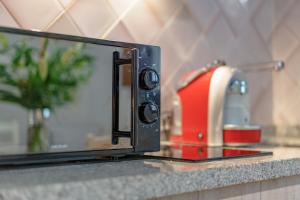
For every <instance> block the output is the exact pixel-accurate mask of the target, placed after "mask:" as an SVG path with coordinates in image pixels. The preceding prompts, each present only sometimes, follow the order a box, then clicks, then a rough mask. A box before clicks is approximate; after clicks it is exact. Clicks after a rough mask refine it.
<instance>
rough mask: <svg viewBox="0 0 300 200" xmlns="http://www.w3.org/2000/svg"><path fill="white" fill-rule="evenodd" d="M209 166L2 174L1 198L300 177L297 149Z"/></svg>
mask: <svg viewBox="0 0 300 200" xmlns="http://www.w3.org/2000/svg"><path fill="white" fill-rule="evenodd" d="M264 150H268V151H273V153H274V155H273V156H267V157H255V158H242V159H233V160H224V161H214V162H208V163H183V162H174V161H162V160H133V161H122V162H106V163H92V164H81V165H64V166H51V167H36V168H27V169H9V170H7V169H6V170H1V171H0V199H1V200H4V199H16V200H17V199H18V200H23V199H24V200H25V199H26V200H27V199H28V200H40V199H43V200H50V199H51V200H52V199H53V200H54V199H55V200H56V199H70V200H71V199H72V200H76V199H80V200H82V199H148V198H155V197H162V196H167V195H176V194H180V193H185V192H193V191H199V190H205V189H213V188H218V187H224V186H229V185H234V184H240V183H248V182H254V181H262V180H268V179H273V178H279V177H284V176H292V175H297V174H300V148H299V149H298V148H284V147H282V148H278V147H276V148H268V149H264Z"/></svg>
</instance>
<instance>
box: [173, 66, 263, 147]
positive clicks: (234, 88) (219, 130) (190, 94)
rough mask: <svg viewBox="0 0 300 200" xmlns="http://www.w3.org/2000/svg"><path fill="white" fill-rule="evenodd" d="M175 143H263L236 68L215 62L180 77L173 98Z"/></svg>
mask: <svg viewBox="0 0 300 200" xmlns="http://www.w3.org/2000/svg"><path fill="white" fill-rule="evenodd" d="M174 107H175V108H174V109H175V110H174V113H175V119H174V128H173V131H172V134H173V135H171V137H170V140H171V142H175V143H185V144H199V145H205V146H206V145H208V146H223V145H224V144H226V145H246V144H255V143H259V142H260V137H261V129H260V127H259V126H257V125H251V123H250V108H249V94H248V84H247V80H246V77H245V75H244V74H243V72H242V71H240V70H238V69H237V68H233V67H229V66H225V65H215V66H210V67H205V68H201V69H199V70H195V71H192V72H190V73H188V74H187V75H185V76H184V77H183V78H182V80H180V86H179V88H178V90H177V97H176V99H175V100H174Z"/></svg>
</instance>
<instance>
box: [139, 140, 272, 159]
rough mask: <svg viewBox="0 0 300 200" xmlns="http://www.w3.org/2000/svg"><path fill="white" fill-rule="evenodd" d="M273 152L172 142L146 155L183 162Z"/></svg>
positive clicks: (267, 154) (256, 155)
mask: <svg viewBox="0 0 300 200" xmlns="http://www.w3.org/2000/svg"><path fill="white" fill-rule="evenodd" d="M271 155H273V153H272V152H266V151H259V150H249V149H239V148H228V147H208V146H199V145H185V144H172V145H162V146H161V150H160V151H159V152H152V153H146V154H145V155H144V156H145V157H147V158H153V159H162V160H173V161H183V162H208V161H219V160H225V159H233V158H249V157H258V156H271Z"/></svg>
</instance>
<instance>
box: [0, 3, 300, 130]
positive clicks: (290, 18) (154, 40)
mask: <svg viewBox="0 0 300 200" xmlns="http://www.w3.org/2000/svg"><path fill="white" fill-rule="evenodd" d="M299 10H300V1H297V0H288V1H282V0H43V1H40V0H27V1H18V0H1V1H0V25H4V26H13V27H21V28H26V29H42V30H45V31H51V32H58V33H65V34H73V35H83V36H89V37H97V38H104V39H110V40H120V41H125V42H137V43H148V44H155V45H159V46H161V48H162V88H163V91H162V110H163V111H165V110H168V109H171V107H170V103H171V97H172V94H174V93H175V92H176V90H175V88H176V84H177V82H178V78H179V77H180V76H181V75H182V74H183V73H185V72H187V71H188V70H191V69H196V68H200V67H202V66H204V65H205V64H207V63H209V62H211V61H212V60H214V59H225V60H226V61H227V63H228V64H229V65H232V66H239V65H243V64H248V63H257V62H263V61H270V60H277V59H283V60H285V62H286V69H285V71H283V72H281V73H275V72H271V71H269V72H263V73H260V72H257V73H249V74H248V79H249V83H250V92H251V93H250V94H251V109H252V110H251V113H252V118H253V123H258V124H262V125H265V126H272V125H278V126H280V127H281V129H284V128H282V127H297V125H299V123H300V114H299V113H300V112H298V110H299V108H300V106H299V103H298V102H299V100H300V79H299V75H300V67H299V66H298V65H299V63H300V46H299V44H300V12H299ZM278 130H280V128H279V129H278ZM284 130H286V129H284ZM299 136H300V134H299Z"/></svg>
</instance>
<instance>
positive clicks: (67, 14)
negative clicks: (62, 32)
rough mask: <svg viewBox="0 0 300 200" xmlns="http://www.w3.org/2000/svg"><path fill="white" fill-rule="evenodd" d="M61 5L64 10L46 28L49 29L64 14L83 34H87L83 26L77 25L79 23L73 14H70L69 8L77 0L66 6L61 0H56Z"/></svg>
mask: <svg viewBox="0 0 300 200" xmlns="http://www.w3.org/2000/svg"><path fill="white" fill-rule="evenodd" d="M56 1H57V2H58V3H59V5H60V6H62V8H63V11H62V12H61V13H60V14H59V15H58V16H56V17H55V18H54V20H52V21H51V22H50V23H49V24H48V25H47V27H46V28H44V30H49V29H50V28H51V27H52V26H54V24H55V23H56V22H57V21H58V20H59V19H60V18H61V17H63V16H66V17H69V19H70V21H71V23H72V24H73V25H74V26H75V28H76V29H77V30H78V31H79V32H80V34H81V35H85V34H84V33H83V31H82V30H81V28H80V27H79V26H78V25H77V23H76V22H75V21H74V20H73V18H72V16H71V15H70V14H69V12H68V11H69V10H70V9H71V8H72V7H73V6H74V5H75V4H76V2H77V0H72V2H71V3H69V4H68V6H67V7H66V8H65V7H64V5H63V4H62V3H61V1H60V0H56Z"/></svg>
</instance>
